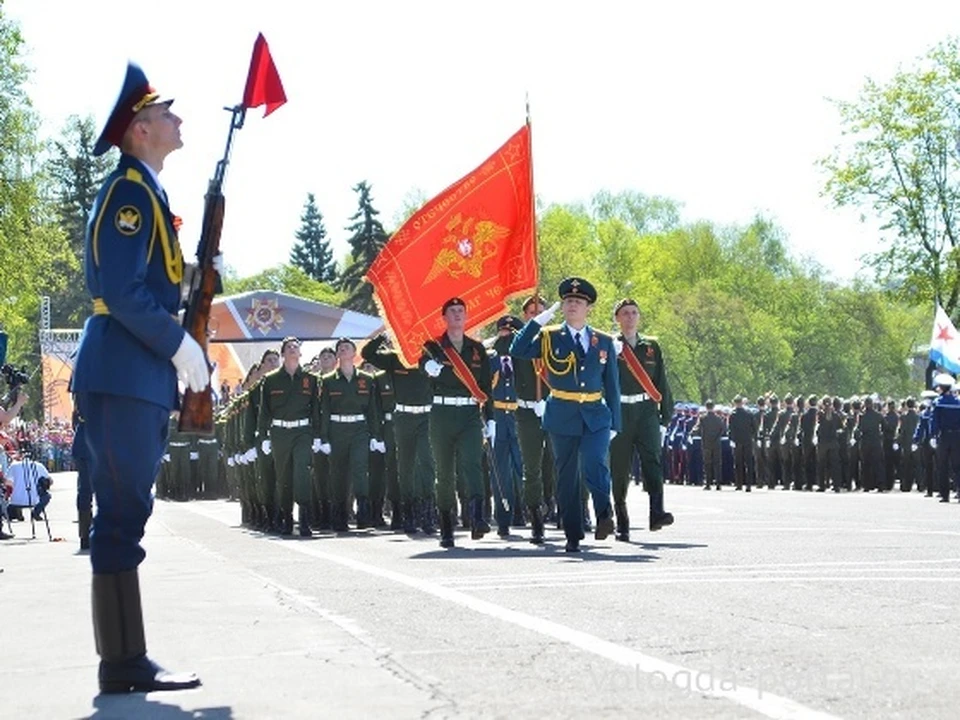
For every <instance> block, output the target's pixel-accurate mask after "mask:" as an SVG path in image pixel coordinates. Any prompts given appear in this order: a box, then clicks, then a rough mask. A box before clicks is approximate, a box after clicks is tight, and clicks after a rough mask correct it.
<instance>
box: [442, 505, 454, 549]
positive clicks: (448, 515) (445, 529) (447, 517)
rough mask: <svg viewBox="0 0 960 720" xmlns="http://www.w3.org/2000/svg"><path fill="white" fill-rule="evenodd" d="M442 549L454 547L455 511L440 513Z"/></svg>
mask: <svg viewBox="0 0 960 720" xmlns="http://www.w3.org/2000/svg"><path fill="white" fill-rule="evenodd" d="M440 547H442V548H452V547H453V510H447V511H445V512H441V513H440Z"/></svg>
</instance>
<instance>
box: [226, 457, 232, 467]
mask: <svg viewBox="0 0 960 720" xmlns="http://www.w3.org/2000/svg"><path fill="white" fill-rule="evenodd" d="M227 466H228V467H233V466H234V462H233V458H232V457H228V458H227Z"/></svg>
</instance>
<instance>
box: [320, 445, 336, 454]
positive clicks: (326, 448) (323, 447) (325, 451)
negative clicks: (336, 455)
mask: <svg viewBox="0 0 960 720" xmlns="http://www.w3.org/2000/svg"><path fill="white" fill-rule="evenodd" d="M332 449H333V448H331V447H330V443H325V442H322V443H320V452H322V453H323V454H324V455H329V454H330V451H331V450H332Z"/></svg>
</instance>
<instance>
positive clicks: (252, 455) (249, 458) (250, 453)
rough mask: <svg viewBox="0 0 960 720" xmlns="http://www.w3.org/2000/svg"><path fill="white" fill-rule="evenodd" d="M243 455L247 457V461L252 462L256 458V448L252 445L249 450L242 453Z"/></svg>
mask: <svg viewBox="0 0 960 720" xmlns="http://www.w3.org/2000/svg"><path fill="white" fill-rule="evenodd" d="M243 456H244V457H245V458H246V459H247V462H248V463H252V462H254V461H255V460H256V459H257V449H256V448H255V447H252V448H250V449H249V450H247V451H246V452H245V453H244V454H243Z"/></svg>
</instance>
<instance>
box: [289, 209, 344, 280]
mask: <svg viewBox="0 0 960 720" xmlns="http://www.w3.org/2000/svg"><path fill="white" fill-rule="evenodd" d="M326 238H327V229H326V227H324V225H323V215H322V214H321V213H320V211H319V210H318V209H317V200H316V198H315V197H314V195H313V193H308V194H307V201H306V202H305V203H304V205H303V215H301V216H300V229H299V230H297V242H296V243H294V245H293V248H292V249H291V250H290V264H291V265H295V266H297V267H298V268H300V269H301V270H303V271H304V272H305V273H306V274H307V275H309V276H310V277H312V278H313V279H314V280H317V281H319V282H326V283H332V282H334V281H335V280H336V278H337V266H336V263H334V261H333V250H331V248H330V242H329V241H328V240H327V239H326Z"/></svg>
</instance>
